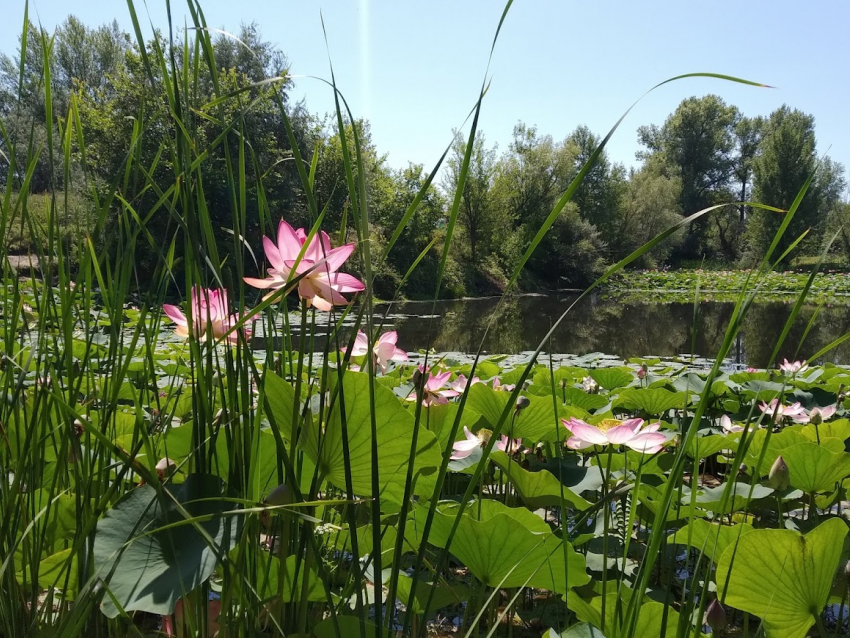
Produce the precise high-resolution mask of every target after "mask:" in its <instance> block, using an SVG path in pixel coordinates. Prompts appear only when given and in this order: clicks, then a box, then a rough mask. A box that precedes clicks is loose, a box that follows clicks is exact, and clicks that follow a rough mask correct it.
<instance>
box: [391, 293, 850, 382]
mask: <svg viewBox="0 0 850 638" xmlns="http://www.w3.org/2000/svg"><path fill="white" fill-rule="evenodd" d="M575 299H576V295H549V296H542V295H541V296H523V297H513V298H510V299H507V300H505V301H504V302H503V303H502V304H501V305H499V300H498V299H496V298H489V299H464V300H452V301H440V302H438V304H437V307H436V310H435V313H434V315H431V307H432V306H431V302H406V303H402V304H398V305H396V306H394V307H393V308H392V311H391V315H390V323H392V325H393V328H394V329H396V330H398V332H399V344H403V345H404V347H405V348H406V349H408V350H416V349H419V348H425V347H427V346H428V345H429V344H428V343H427V342H428V339H429V332H430V335H431V341H432V342H431V344H430V346H431V347H432V348H434V349H435V350H437V351H438V352H449V351H451V352H475V351H476V350H477V349H478V347H479V345H480V344H481V340H482V338H484V336H485V330H486V328H487V324H488V322H490V321H491V320H492V325H491V327H490V331H489V333H487V335H486V338H484V344H483V351H484V352H485V353H489V354H516V353H519V352H523V351H528V350H534V349H535V348H536V347H537V345H538V344H539V343H540V341H541V340H542V339H543V338H544V337H545V335H546V333H547V332H548V331H549V329H550V328H551V326H552V324H553V323H554V322H555V321H556V320H557V319H558V317H559V316H560V315H561V313H563V312H564V311H565V310H566V309H567V307H568V306H569V305H570V303H572V302H573V301H575ZM792 307H793V305H792V303H790V302H789V303H787V304H785V303H779V302H770V303H755V304H753V306H752V307H751V308H750V310H749V313H748V315H747V317H746V319H745V321H744V327H743V330H742V331H741V334H740V337H739V339H738V341H737V343H736V344H735V346H733V348H732V351H731V352H730V358H732V359H733V360H735V361H736V362H737V363H746V364H749V365H753V366H758V367H763V366H766V365H767V364H768V363H769V362H768V358H769V357H770V355H771V353H772V352H773V348H774V346H775V344H776V341H777V339H778V338H779V335H780V334H781V333H782V328H783V326H784V325H785V322H786V320H787V319H788V316H789V315H790V313H791V309H792ZM733 309H734V304H731V303H718V302H703V303H701V304H700V306H699V312H698V314H697V317H696V319H695V318H694V306H693V304H692V303H665V304H659V303H653V301H652V299H651V298H649V299H647V302H646V303H641V304H632V303H628V304H624V303H620V302H617V301H613V300H609V299H604V298H602V297H600V296H598V295H594V296H590V297H588V298H587V299H584V300H582V301H581V302H579V303H578V304H577V305H576V306H575V308H573V310H572V311H571V312H570V314H568V315H567V317H566V318H565V319H564V321H563V322H562V324H561V325H560V326H559V327H558V329H557V330H556V331H555V334H554V335H553V336H552V341H551V343H550V344H546V346H545V347H544V350H545V351H546V352H556V353H570V354H577V355H582V354H587V353H589V352H604V353H606V354H613V355H617V356H619V357H622V358H629V357H636V356H647V355H656V356H664V357H669V356H674V355H679V354H696V355H700V356H704V357H711V356H713V355H714V354H716V353H717V351H718V350H719V349H720V346H721V344H722V343H723V337H724V334H725V332H726V328H727V326H728V324H729V320H730V318H731V316H732V312H733ZM376 310H378V311H379V312H380V307H379V308H378V309H376ZM814 310H815V308H814V306H809V307H805V308H803V309H802V310H801V312H800V314H799V315H798V317H797V319H796V321H795V322H794V325H793V327H792V329H791V332H790V333H789V335H788V338H787V339H786V341H785V344H784V346H783V348H782V349H781V350H780V357H788V358H799V357H805V356H807V355H809V354H812V353H814V352H816V351H818V350H820V349H821V348H822V347H823V346H825V345H827V344H828V343H830V342H831V341H833V340H835V339H836V338H838V337H840V336H842V335H843V334H845V333H847V332H848V331H850V307H848V306H834V307H824V308H822V310H821V312H820V314H819V316H818V317H817V319H816V321H815V323H814V326H813V327H812V329H811V330H810V332H809V334H808V336H807V337H806V342H805V343H803V344H802V345H801V344H800V340H801V339H802V337H803V333H804V332H805V329H806V326H807V325H808V323H809V320H810V319H811V317H812V313H813V312H814ZM694 326H695V327H696V334H695V335H694V334H693V328H694ZM429 328H430V330H429ZM692 344H693V346H694V348H693V349H694V352H693V353H691V349H692ZM798 347H799V348H800V349H799V356H798V354H797V349H798ZM826 359H827V360H828V361H831V362H833V363H850V342H848V343H845V344H842V345H841V346H839V347H838V348H836V349H835V350H834V351H832V352H830V353H829V354H828V355H827V356H826Z"/></svg>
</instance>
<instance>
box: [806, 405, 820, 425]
mask: <svg viewBox="0 0 850 638" xmlns="http://www.w3.org/2000/svg"><path fill="white" fill-rule="evenodd" d="M809 423H811V424H812V425H820V424H821V423H823V414H821V411H820V409H818V408H812V411H811V412H809Z"/></svg>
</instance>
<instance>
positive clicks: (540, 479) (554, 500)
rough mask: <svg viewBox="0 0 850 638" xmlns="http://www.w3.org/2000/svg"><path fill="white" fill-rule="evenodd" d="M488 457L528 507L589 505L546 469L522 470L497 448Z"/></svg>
mask: <svg viewBox="0 0 850 638" xmlns="http://www.w3.org/2000/svg"><path fill="white" fill-rule="evenodd" d="M490 458H491V459H492V461H493V462H494V463H495V464H496V465H498V466H499V467H500V468H501V469H502V470H503V475H504V476H505V478H509V479H510V481H511V484H512V485H513V486H514V487H515V488H516V491H517V493H519V495H520V497H521V498H522V500H523V503H525V505H526V507H528V508H530V509H533V510H536V509H539V508H541V507H558V506H561V505H564V504H566V505H569V506H571V507H575V508H576V509H580V510H585V509H587V508H588V507H590V503H589V502H588V501H586V500H585V499H583V498H582V497H581V496H579V495H577V494H575V493H574V492H573V491H572V490H570V488H568V487H567V486H565V485H564V484H563V483H561V481H559V480H558V479H557V478H555V475H554V474H552V473H551V472H549V471H547V470H540V471H539V472H529V471H527V470H524V469H523V468H522V467H521V466H520V464H519V463H517V462H516V461H512V460H511V461H509V460H508V455H507V454H505V453H504V452H500V451H498V450H494V451H493V453H492V454H491V455H490Z"/></svg>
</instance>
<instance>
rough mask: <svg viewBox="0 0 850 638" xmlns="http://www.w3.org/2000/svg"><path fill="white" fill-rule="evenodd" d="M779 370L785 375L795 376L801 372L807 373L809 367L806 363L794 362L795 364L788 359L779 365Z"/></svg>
mask: <svg viewBox="0 0 850 638" xmlns="http://www.w3.org/2000/svg"><path fill="white" fill-rule="evenodd" d="M779 369H780V370H781V371H782V372H784V373H785V374H790V375H792V376H793V375H795V374H797V373H800V372H805V371H806V370H808V369H809V366H808V365H807V364H806V362H805V361H794V362H793V363H789V362H788V359H785V360H784V363H782V364H780V365H779Z"/></svg>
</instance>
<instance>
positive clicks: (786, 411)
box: [759, 399, 809, 423]
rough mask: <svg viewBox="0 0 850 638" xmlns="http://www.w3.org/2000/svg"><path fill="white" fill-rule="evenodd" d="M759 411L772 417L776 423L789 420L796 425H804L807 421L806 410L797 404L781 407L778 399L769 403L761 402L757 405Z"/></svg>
mask: <svg viewBox="0 0 850 638" xmlns="http://www.w3.org/2000/svg"><path fill="white" fill-rule="evenodd" d="M759 409H760V410H761V411H762V412H764V413H765V414H768V415H770V416H772V417H773V420H774V421H775V422H776V423H782V420H783V419H790V420H792V421H796V422H797V423H806V422H807V421H808V420H809V415H808V414H807V413H806V409H805V408H804V407H803V406H802V405H800V404H799V403H792V404H791V405H782V404H781V403H779V399H773V400H772V401H771V402H770V403H764V402H762V403H761V404H760V405H759Z"/></svg>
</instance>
